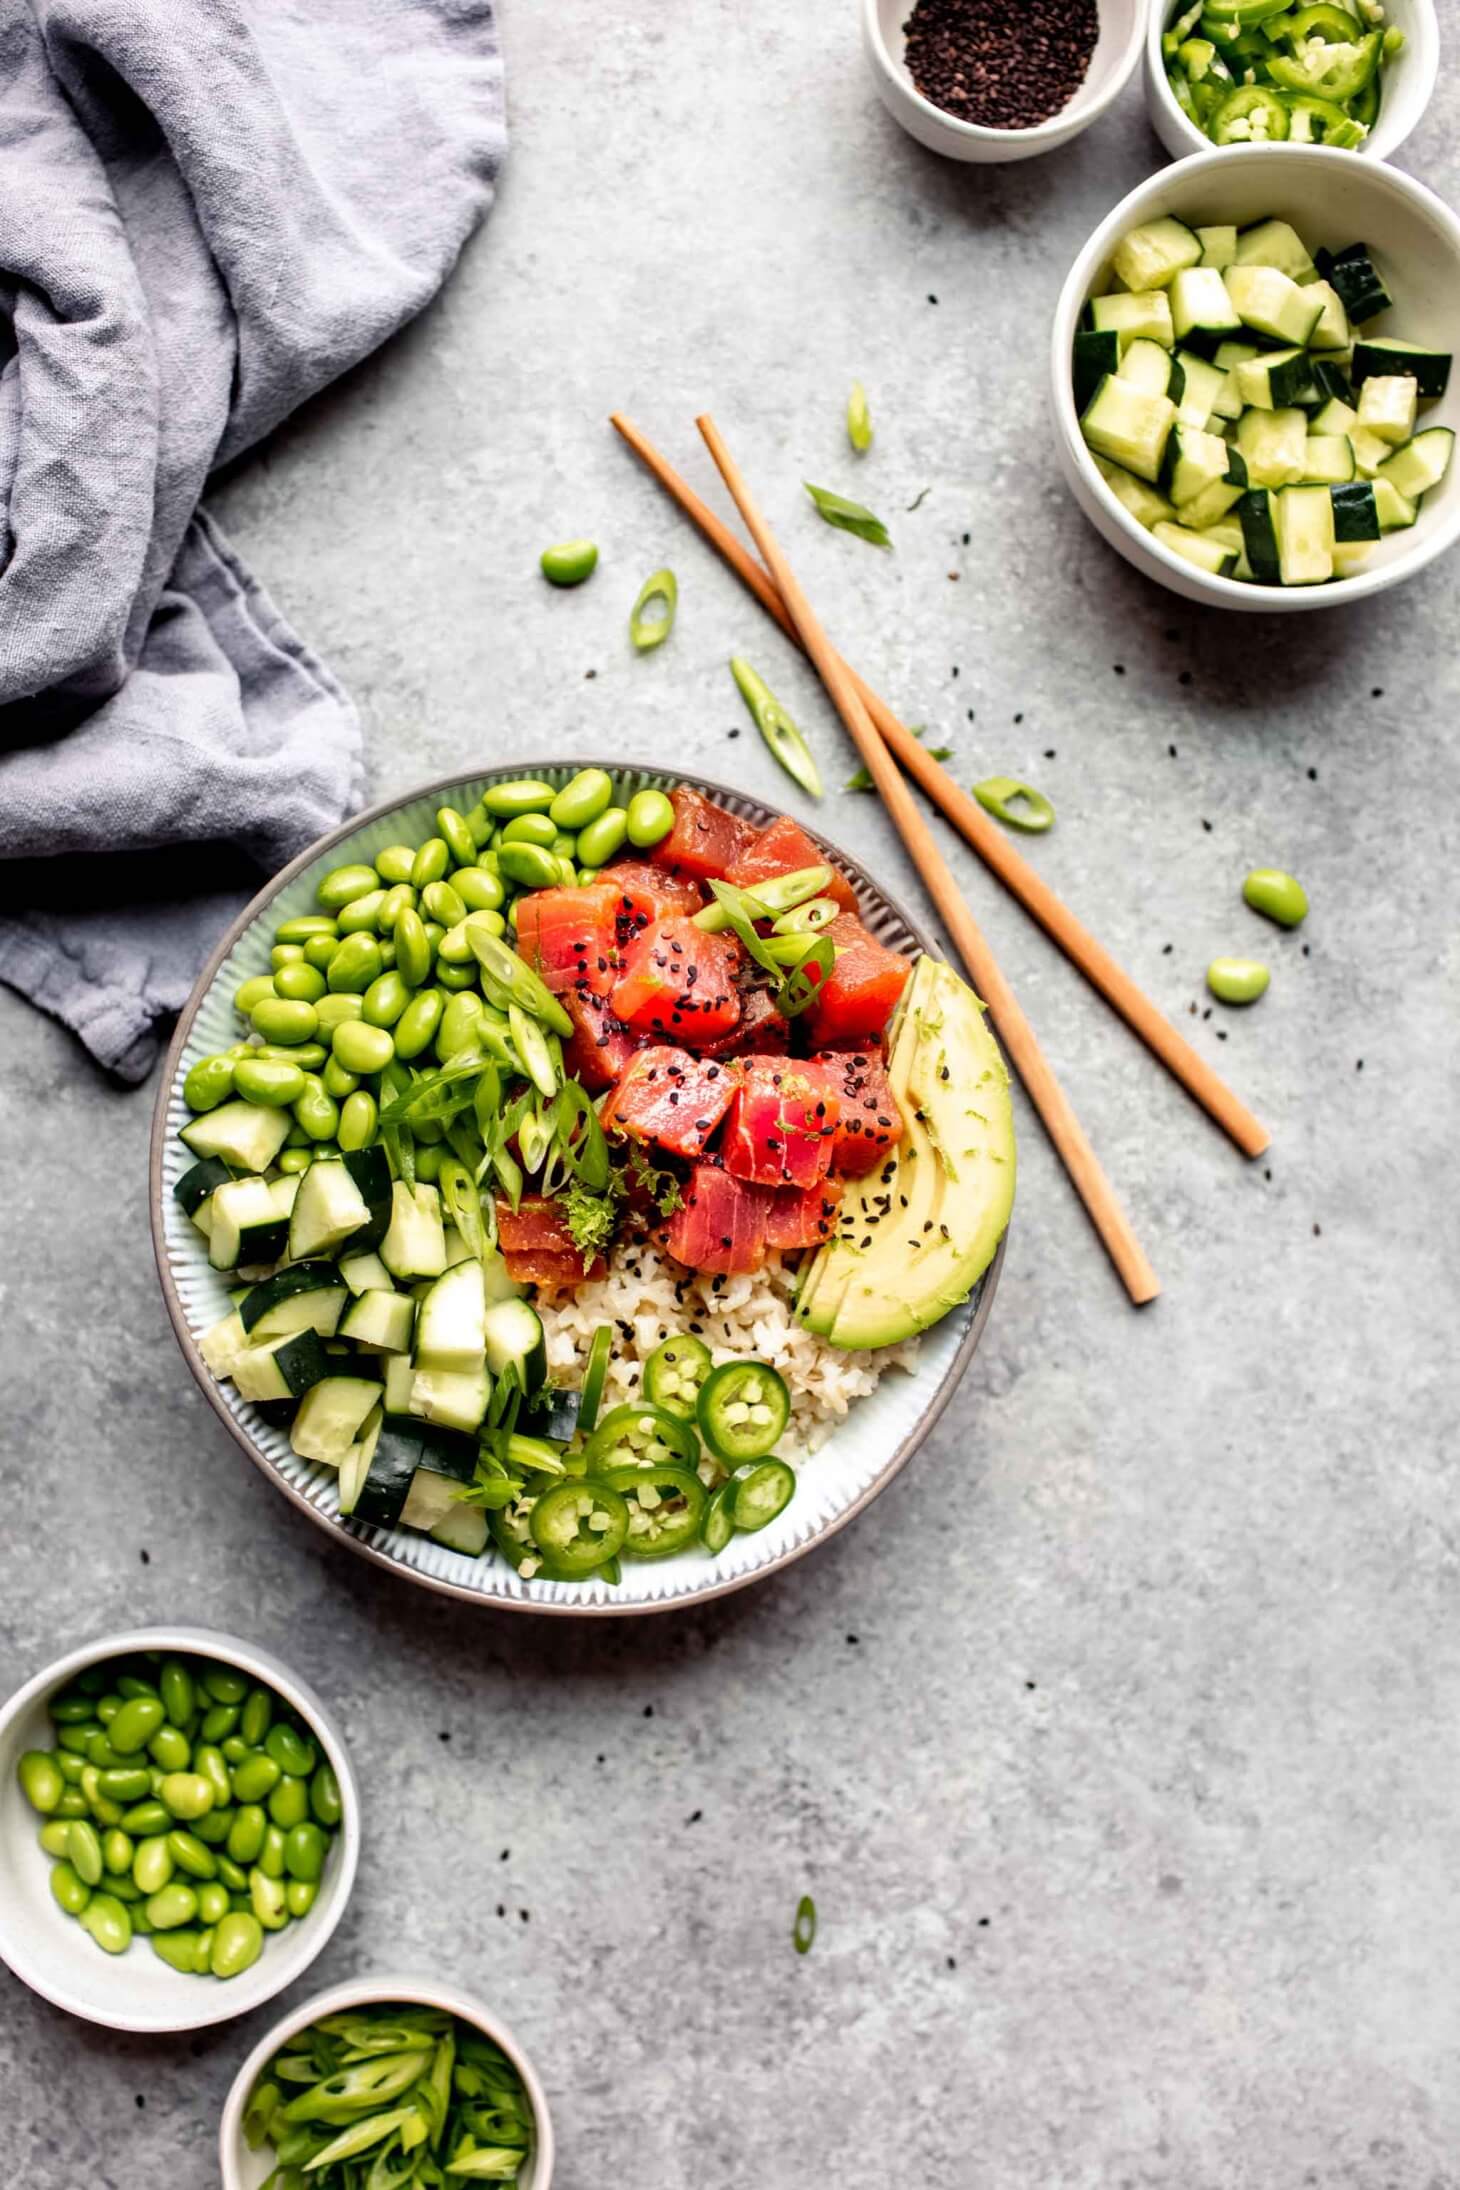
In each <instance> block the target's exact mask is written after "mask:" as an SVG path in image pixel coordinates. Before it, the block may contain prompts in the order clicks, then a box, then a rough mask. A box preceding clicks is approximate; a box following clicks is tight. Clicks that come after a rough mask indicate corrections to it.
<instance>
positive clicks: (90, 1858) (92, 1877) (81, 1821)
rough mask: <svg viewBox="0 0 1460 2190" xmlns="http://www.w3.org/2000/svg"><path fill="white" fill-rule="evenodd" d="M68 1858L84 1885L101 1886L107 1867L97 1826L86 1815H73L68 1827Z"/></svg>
mask: <svg viewBox="0 0 1460 2190" xmlns="http://www.w3.org/2000/svg"><path fill="white" fill-rule="evenodd" d="M66 1858H67V1861H68V1862H69V1863H70V1865H71V1868H72V1870H73V1871H74V1872H75V1873H76V1876H77V1877H78V1878H79V1879H80V1880H81V1882H82V1884H83V1885H84V1886H99V1885H100V1884H101V1874H102V1872H103V1871H104V1870H105V1869H106V1865H105V1863H103V1861H102V1859H101V1840H100V1837H99V1836H98V1833H97V1830H96V1827H95V1826H94V1825H92V1824H89V1823H88V1821H87V1820H86V1819H85V1818H84V1817H73V1818H72V1820H71V1822H70V1824H69V1825H68V1826H67V1827H66Z"/></svg>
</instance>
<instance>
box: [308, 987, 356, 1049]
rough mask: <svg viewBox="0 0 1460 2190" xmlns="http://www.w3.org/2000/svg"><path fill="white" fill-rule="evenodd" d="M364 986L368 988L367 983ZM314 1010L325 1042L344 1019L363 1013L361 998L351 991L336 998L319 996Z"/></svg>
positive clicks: (354, 1017) (353, 1017)
mask: <svg viewBox="0 0 1460 2190" xmlns="http://www.w3.org/2000/svg"><path fill="white" fill-rule="evenodd" d="M366 986H367V987H368V986H369V983H368V982H367V983H366ZM314 1009H315V1014H316V1016H317V1018H318V1020H319V1031H320V1033H321V1034H322V1035H323V1036H324V1037H325V1039H326V1041H328V1039H329V1037H330V1035H331V1034H333V1032H334V1030H335V1028H336V1027H337V1026H340V1025H342V1024H343V1023H344V1021H345V1020H346V1019H359V1018H362V1017H363V1016H364V1012H365V1006H364V1004H363V1002H362V1001H361V998H360V997H359V996H357V995H356V994H355V993H354V992H353V990H352V991H349V992H347V993H345V994H341V995H338V996H321V998H320V1000H319V1002H318V1003H317V1004H316V1005H315V1007H314ZM309 1069H312V1068H309Z"/></svg>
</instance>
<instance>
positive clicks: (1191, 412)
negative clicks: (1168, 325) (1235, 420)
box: [1166, 350, 1236, 431]
mask: <svg viewBox="0 0 1460 2190" xmlns="http://www.w3.org/2000/svg"><path fill="white" fill-rule="evenodd" d="M1176 362H1177V364H1178V365H1179V366H1180V367H1181V379H1182V388H1181V393H1180V395H1177V394H1175V392H1174V391H1173V390H1171V389H1169V388H1168V390H1167V391H1166V392H1167V394H1168V395H1170V396H1171V400H1172V402H1173V403H1174V404H1175V405H1176V421H1177V424H1178V425H1181V426H1199V427H1201V428H1202V429H1203V431H1204V430H1205V428H1206V425H1207V421H1208V420H1209V419H1210V417H1211V415H1212V412H1213V409H1214V408H1215V405H1216V401H1217V398H1218V396H1219V395H1220V394H1221V392H1222V390H1223V389H1224V388H1225V387H1226V385H1227V376H1226V374H1225V373H1224V372H1223V371H1222V370H1221V367H1220V366H1217V365H1213V364H1210V363H1209V362H1208V360H1207V359H1206V358H1204V357H1198V356H1197V354H1196V352H1195V351H1194V350H1181V351H1178V353H1177V357H1176ZM1233 416H1234V417H1235V416H1236V413H1235V412H1234V413H1233Z"/></svg>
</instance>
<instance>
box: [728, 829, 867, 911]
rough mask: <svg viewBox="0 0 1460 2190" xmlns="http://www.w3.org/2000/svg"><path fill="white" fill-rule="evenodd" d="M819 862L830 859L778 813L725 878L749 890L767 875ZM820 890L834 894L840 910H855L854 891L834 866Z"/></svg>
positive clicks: (812, 865) (826, 894) (825, 861)
mask: <svg viewBox="0 0 1460 2190" xmlns="http://www.w3.org/2000/svg"><path fill="white" fill-rule="evenodd" d="M823 865H826V866H830V865H831V862H830V861H829V860H828V859H827V857H826V854H825V852H823V851H822V849H821V847H820V845H819V844H815V843H813V842H812V840H811V838H810V837H809V836H808V835H807V834H806V831H805V830H804V829H803V828H802V827H801V826H800V824H799V823H798V822H795V821H792V820H791V818H790V816H789V815H788V814H778V815H777V817H776V819H775V820H774V821H772V822H770V823H769V824H768V825H767V826H766V827H765V828H764V829H761V830H758V831H757V833H756V836H755V839H754V841H753V842H752V843H750V844H748V845H747V846H746V848H745V850H744V851H743V852H742V853H741V855H740V857H739V858H738V859H737V860H736V862H735V864H734V866H733V867H731V868H730V869H729V870H728V872H727V874H726V876H725V880H726V881H727V882H734V883H736V884H737V885H738V886H739V887H740V888H741V889H742V890H753V889H754V888H755V885H756V883H757V882H765V881H767V880H768V879H769V877H770V876H771V875H776V874H798V873H799V872H800V870H801V869H802V868H803V867H820V866H823ZM821 894H822V896H823V897H834V898H835V899H836V902H837V903H838V905H840V906H841V908H842V910H843V911H844V912H849V913H854V912H855V911H856V910H857V893H856V891H855V890H854V889H853V888H852V885H851V883H850V882H848V880H847V878H846V876H845V875H844V874H841V873H839V872H838V870H837V869H836V868H835V867H832V869H831V880H830V882H828V884H827V885H826V888H825V889H824V890H823V891H822V893H821Z"/></svg>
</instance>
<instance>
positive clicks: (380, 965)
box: [325, 935, 385, 1011]
mask: <svg viewBox="0 0 1460 2190" xmlns="http://www.w3.org/2000/svg"><path fill="white" fill-rule="evenodd" d="M384 967H385V961H384V959H383V958H382V957H381V955H380V945H379V943H377V941H376V940H375V937H374V936H373V935H347V936H346V937H345V939H344V941H343V942H342V943H341V945H340V947H339V949H338V950H337V951H336V952H335V955H334V957H333V958H332V959H331V960H330V963H329V972H328V973H327V974H326V975H325V979H326V980H327V981H328V982H329V985H330V994H331V995H333V996H338V995H339V994H340V993H341V992H342V991H348V992H349V993H350V994H352V995H356V996H359V995H363V993H364V991H365V990H366V989H368V988H369V986H370V984H371V982H372V981H373V980H375V979H376V977H377V976H378V975H379V974H380V973H382V972H383V971H384ZM360 1008H361V1010H362V1011H363V1010H364V1008H365V1007H364V1006H363V1004H362V1005H361V1007H360Z"/></svg>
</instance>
